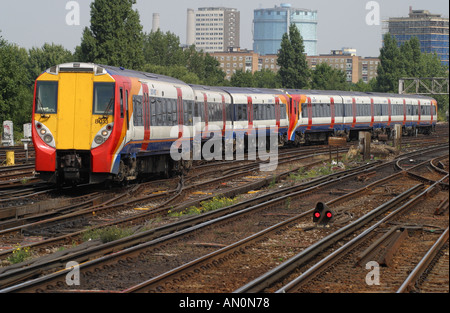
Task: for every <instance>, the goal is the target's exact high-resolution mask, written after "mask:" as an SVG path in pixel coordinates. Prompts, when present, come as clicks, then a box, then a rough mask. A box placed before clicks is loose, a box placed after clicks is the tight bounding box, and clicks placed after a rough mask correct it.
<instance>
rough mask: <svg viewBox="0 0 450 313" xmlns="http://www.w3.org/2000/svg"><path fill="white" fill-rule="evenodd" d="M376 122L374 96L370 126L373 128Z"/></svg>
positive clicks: (371, 103)
mask: <svg viewBox="0 0 450 313" xmlns="http://www.w3.org/2000/svg"><path fill="white" fill-rule="evenodd" d="M374 122H375V104H374V101H373V98H370V127H371V128H373V124H374Z"/></svg>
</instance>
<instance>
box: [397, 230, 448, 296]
mask: <svg viewBox="0 0 450 313" xmlns="http://www.w3.org/2000/svg"><path fill="white" fill-rule="evenodd" d="M447 241H448V227H447V229H446V230H445V231H444V233H443V234H442V235H441V236H440V237H439V238H438V240H436V242H435V243H434V244H433V246H432V247H431V248H430V250H428V252H427V253H426V254H425V255H424V257H423V258H422V260H420V262H419V263H418V264H417V266H416V267H415V268H414V269H413V270H412V272H411V273H410V274H409V275H408V277H407V278H406V279H405V281H404V282H403V284H402V285H401V286H400V288H399V289H398V290H397V293H404V292H409V291H410V290H411V289H412V286H413V284H415V282H416V281H417V279H419V277H420V276H421V275H422V274H423V273H424V271H425V270H426V269H427V268H428V266H429V265H430V263H431V261H432V260H433V258H434V257H435V256H436V254H437V253H438V252H439V250H440V249H441V248H442V246H443V245H444V244H445V243H446V242H447Z"/></svg>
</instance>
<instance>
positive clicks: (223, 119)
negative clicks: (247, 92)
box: [221, 95, 227, 136]
mask: <svg viewBox="0 0 450 313" xmlns="http://www.w3.org/2000/svg"><path fill="white" fill-rule="evenodd" d="M221 96H222V121H223V125H222V136H225V129H226V126H227V111H226V110H227V108H226V104H225V96H224V95H221Z"/></svg>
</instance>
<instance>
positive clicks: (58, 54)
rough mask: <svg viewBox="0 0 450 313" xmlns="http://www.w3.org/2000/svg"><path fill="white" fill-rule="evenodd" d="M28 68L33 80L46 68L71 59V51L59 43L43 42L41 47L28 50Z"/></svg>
mask: <svg viewBox="0 0 450 313" xmlns="http://www.w3.org/2000/svg"><path fill="white" fill-rule="evenodd" d="M28 54H29V62H28V70H29V72H30V75H31V79H33V80H35V79H36V78H37V77H38V76H39V75H40V74H42V72H43V71H45V70H46V69H48V68H50V67H52V66H54V65H57V64H62V63H68V62H72V61H73V55H72V52H70V51H69V50H66V49H64V47H63V46H61V45H55V44H53V43H52V44H48V43H45V44H44V45H43V46H42V48H31V49H30V50H29V51H28Z"/></svg>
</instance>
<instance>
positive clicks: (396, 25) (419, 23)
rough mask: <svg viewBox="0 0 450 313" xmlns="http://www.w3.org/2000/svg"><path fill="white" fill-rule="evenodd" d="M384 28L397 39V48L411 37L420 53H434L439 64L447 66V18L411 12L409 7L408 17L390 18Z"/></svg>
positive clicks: (425, 11)
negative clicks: (418, 45) (417, 42)
mask: <svg viewBox="0 0 450 313" xmlns="http://www.w3.org/2000/svg"><path fill="white" fill-rule="evenodd" d="M384 28H385V29H384V31H385V32H386V31H387V32H389V33H390V34H391V35H392V36H394V37H395V38H396V39H397V42H398V45H399V46H400V45H401V44H403V43H404V42H405V41H408V40H410V39H411V38H412V37H414V36H415V37H417V38H418V39H419V41H420V49H421V51H422V53H435V52H436V53H437V55H438V56H439V58H440V59H441V63H442V64H443V65H447V66H448V65H449V63H448V52H449V51H448V48H449V44H448V40H449V37H448V35H449V32H448V30H449V27H448V17H447V18H445V17H441V15H440V14H431V13H430V12H429V11H427V10H413V9H412V7H410V8H409V16H408V17H391V18H389V20H388V21H387V24H385V27H384Z"/></svg>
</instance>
